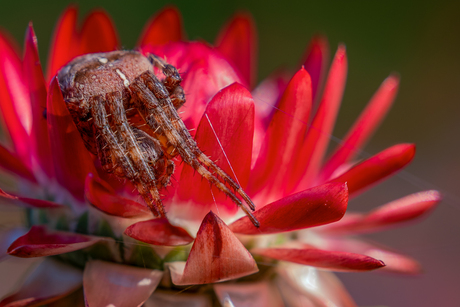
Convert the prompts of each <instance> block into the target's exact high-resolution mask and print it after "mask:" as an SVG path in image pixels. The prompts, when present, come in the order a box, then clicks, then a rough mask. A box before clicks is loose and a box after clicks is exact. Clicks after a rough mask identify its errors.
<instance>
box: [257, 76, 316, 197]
mask: <svg viewBox="0 0 460 307" xmlns="http://www.w3.org/2000/svg"><path fill="white" fill-rule="evenodd" d="M311 103H312V102H311V79H310V76H309V74H308V73H307V71H306V70H305V69H303V68H302V69H300V70H299V71H298V72H297V73H296V74H295V75H294V77H292V79H291V81H289V84H288V85H287V88H286V90H285V91H284V94H283V96H282V97H281V100H280V102H279V104H278V107H277V109H276V111H275V112H274V114H273V118H272V120H271V122H270V125H269V126H268V129H267V132H266V134H265V138H264V141H263V144H262V147H261V149H260V153H259V158H258V159H257V162H256V164H255V166H254V175H253V176H252V177H251V187H250V190H251V191H252V193H253V194H255V193H257V192H259V191H260V190H261V189H265V190H269V191H280V190H282V188H283V187H284V186H286V180H288V181H289V178H290V176H288V174H290V173H292V170H291V169H292V167H293V166H294V162H295V161H296V160H297V159H296V158H295V157H296V156H297V153H298V152H299V151H300V148H301V141H302V140H303V137H304V135H305V131H306V128H307V125H306V123H307V121H308V118H309V116H310V110H311ZM279 196H280V195H274V196H273V197H274V198H275V199H276V198H278V197H279Z"/></svg>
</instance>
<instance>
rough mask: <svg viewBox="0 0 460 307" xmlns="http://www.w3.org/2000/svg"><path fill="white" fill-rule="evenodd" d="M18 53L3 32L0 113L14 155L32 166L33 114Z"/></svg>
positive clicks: (1, 40) (0, 45)
mask: <svg viewBox="0 0 460 307" xmlns="http://www.w3.org/2000/svg"><path fill="white" fill-rule="evenodd" d="M16 50H17V49H16V46H15V43H13V40H12V39H11V38H10V37H9V36H8V35H7V34H6V33H3V32H1V31H0V111H1V112H0V113H1V117H2V120H3V123H4V124H5V125H6V129H7V130H8V133H9V136H10V138H11V141H12V142H13V145H14V149H15V152H16V153H17V155H18V156H19V157H20V158H21V160H23V162H24V163H25V164H26V165H29V164H30V146H29V133H30V130H31V128H32V111H31V108H30V100H29V91H28V88H27V85H26V84H25V83H24V78H23V73H22V64H21V60H20V58H19V56H18V54H17V51H16Z"/></svg>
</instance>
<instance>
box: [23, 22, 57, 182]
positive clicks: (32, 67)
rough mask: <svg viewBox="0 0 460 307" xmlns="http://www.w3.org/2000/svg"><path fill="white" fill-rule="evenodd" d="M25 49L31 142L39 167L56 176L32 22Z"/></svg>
mask: <svg viewBox="0 0 460 307" xmlns="http://www.w3.org/2000/svg"><path fill="white" fill-rule="evenodd" d="M24 45H25V47H24V48H25V49H24V61H23V63H22V68H23V72H24V78H25V81H26V84H27V85H28V87H29V91H30V93H29V94H30V104H31V106H32V116H33V122H32V131H31V143H32V148H33V150H34V158H35V159H36V161H35V163H37V164H38V165H37V166H38V168H39V169H40V171H41V172H44V173H45V174H46V175H47V177H48V178H53V177H54V166H53V162H52V160H51V158H52V154H51V146H50V142H49V137H48V125H47V122H46V117H45V116H44V112H46V84H45V78H44V77H43V71H42V66H41V64H40V58H39V56H38V49H37V37H36V36H35V32H34V29H33V27H32V23H30V24H29V27H28V28H27V32H26V39H25V43H24Z"/></svg>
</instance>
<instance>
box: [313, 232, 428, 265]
mask: <svg viewBox="0 0 460 307" xmlns="http://www.w3.org/2000/svg"><path fill="white" fill-rule="evenodd" d="M321 241H322V244H323V246H322V248H324V249H327V250H333V251H337V250H339V251H344V252H352V253H359V254H363V255H367V256H369V257H372V258H376V259H380V260H382V261H383V262H384V263H385V267H384V268H382V270H381V271H388V272H393V273H401V274H420V273H421V266H420V264H419V263H418V262H417V261H416V260H414V259H413V258H411V257H409V256H406V255H402V254H399V253H396V252H393V251H391V250H389V249H388V248H386V247H384V246H379V245H377V244H373V243H371V242H364V241H360V240H356V239H350V238H337V237H327V236H322V240H321Z"/></svg>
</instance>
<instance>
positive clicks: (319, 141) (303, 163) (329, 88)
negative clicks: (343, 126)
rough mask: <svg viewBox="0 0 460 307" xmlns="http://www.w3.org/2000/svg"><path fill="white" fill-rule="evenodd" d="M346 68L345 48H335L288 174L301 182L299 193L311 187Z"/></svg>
mask: <svg viewBox="0 0 460 307" xmlns="http://www.w3.org/2000/svg"><path fill="white" fill-rule="evenodd" d="M347 65H348V64H347V55H346V51H345V47H344V46H339V49H338V50H337V52H336V54H335V57H334V61H333V62H332V66H331V69H330V70H329V75H328V77H327V81H326V86H325V87H324V93H323V97H322V99H321V103H320V105H319V108H318V111H317V112H316V114H315V117H314V118H313V121H312V123H311V125H310V127H309V129H308V132H307V136H306V138H305V141H304V143H303V146H302V149H301V152H300V155H299V158H298V159H297V161H298V163H297V166H296V167H295V170H296V172H295V173H293V174H292V176H293V177H294V181H295V182H298V180H299V179H300V178H302V181H301V182H300V186H299V189H304V188H306V187H308V186H310V185H311V184H312V181H313V180H314V178H315V177H316V175H317V173H318V170H319V168H320V166H321V163H322V159H323V156H324V153H325V152H326V149H327V145H328V143H329V139H330V136H331V133H332V129H333V128H334V124H335V119H336V117H337V112H338V110H339V107H340V102H341V100H342V95H343V91H344V89H345V82H346V78H347Z"/></svg>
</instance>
